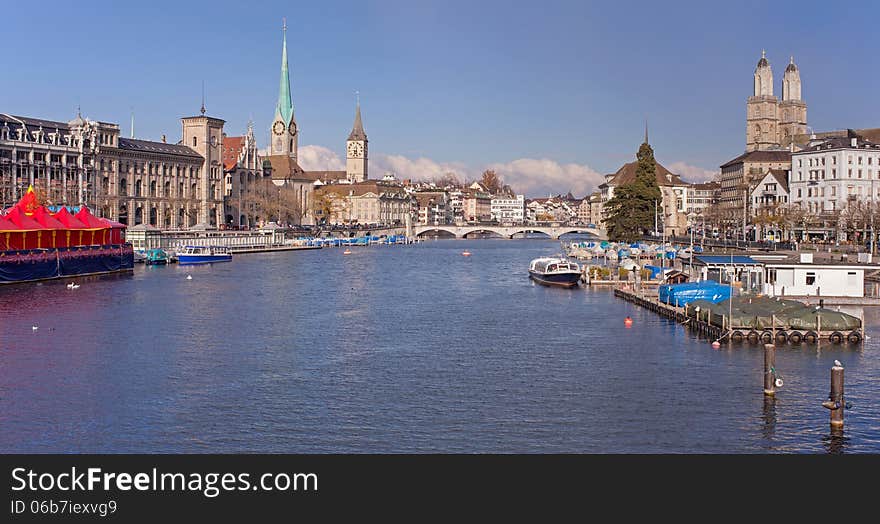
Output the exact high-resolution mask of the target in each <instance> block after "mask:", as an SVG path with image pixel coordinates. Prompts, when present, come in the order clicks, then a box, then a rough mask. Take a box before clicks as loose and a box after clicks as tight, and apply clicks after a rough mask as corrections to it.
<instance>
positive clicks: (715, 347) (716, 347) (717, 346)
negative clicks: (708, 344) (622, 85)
mask: <svg viewBox="0 0 880 524" xmlns="http://www.w3.org/2000/svg"><path fill="white" fill-rule="evenodd" d="M720 347H721V342H718V341H717V340H716V341H715V342H712V349H718V348H720Z"/></svg>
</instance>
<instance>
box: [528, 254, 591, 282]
mask: <svg viewBox="0 0 880 524" xmlns="http://www.w3.org/2000/svg"><path fill="white" fill-rule="evenodd" d="M529 277H530V278H531V279H532V280H534V281H535V282H537V283H539V284H544V285H545V286H562V287H575V286H577V285H578V281H580V279H581V269H580V267H579V266H578V265H577V263H576V262H571V261H569V260H567V259H565V258H556V257H545V258H536V259H534V260H532V262H531V264H529Z"/></svg>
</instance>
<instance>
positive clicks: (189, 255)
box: [177, 246, 232, 264]
mask: <svg viewBox="0 0 880 524" xmlns="http://www.w3.org/2000/svg"><path fill="white" fill-rule="evenodd" d="M231 260H232V253H230V252H229V250H228V249H226V248H225V247H223V246H185V247H184V248H183V250H182V251H178V252H177V263H178V264H210V263H212V262H229V261H231Z"/></svg>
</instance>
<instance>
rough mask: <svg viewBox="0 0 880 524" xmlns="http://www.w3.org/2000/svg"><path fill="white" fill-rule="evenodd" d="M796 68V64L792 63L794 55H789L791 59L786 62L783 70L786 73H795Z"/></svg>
mask: <svg viewBox="0 0 880 524" xmlns="http://www.w3.org/2000/svg"><path fill="white" fill-rule="evenodd" d="M797 70H798V68H797V66H796V65H794V57H791V60H790V61H789V62H788V67H786V68H785V72H786V73H788V72H795V73H797Z"/></svg>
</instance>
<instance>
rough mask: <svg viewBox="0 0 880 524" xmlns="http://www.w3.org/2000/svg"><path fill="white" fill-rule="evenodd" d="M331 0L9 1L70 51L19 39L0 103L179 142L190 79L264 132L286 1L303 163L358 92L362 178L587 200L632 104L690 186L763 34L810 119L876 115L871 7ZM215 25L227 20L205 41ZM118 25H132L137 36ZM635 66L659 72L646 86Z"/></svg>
mask: <svg viewBox="0 0 880 524" xmlns="http://www.w3.org/2000/svg"><path fill="white" fill-rule="evenodd" d="M335 4H336V7H337V8H336V9H332V10H331V9H326V7H325V6H323V5H322V6H298V9H297V11H296V12H289V11H290V10H291V8H290V7H289V6H287V5H284V4H282V3H273V5H271V6H261V8H260V9H255V10H252V11H245V12H240V11H241V9H240V7H238V6H236V5H235V4H223V6H222V8H220V9H204V8H203V6H202V7H198V6H196V7H192V6H189V5H186V6H175V9H174V10H173V11H170V10H166V9H156V5H157V4H151V5H150V7H149V8H147V7H141V6H131V5H126V6H115V5H112V4H111V5H107V6H102V7H97V6H95V5H94V4H92V5H90V6H85V7H83V6H70V5H65V4H61V3H59V4H57V6H54V7H55V8H54V9H52V10H49V11H48V12H47V13H46V14H45V15H43V16H41V17H38V18H35V17H33V16H29V13H28V12H27V9H26V8H25V7H22V6H17V5H12V6H9V8H8V13H7V16H8V17H9V20H10V24H9V27H10V28H11V29H10V32H11V34H10V39H11V41H28V40H27V35H34V34H40V35H46V34H51V35H54V37H55V39H56V40H55V41H57V42H59V43H60V42H63V43H64V47H63V49H64V51H65V52H63V53H62V52H54V53H53V52H49V53H47V50H51V49H52V47H53V46H51V45H47V44H45V43H44V44H42V45H36V46H27V45H22V46H18V47H16V53H12V54H9V55H8V58H9V64H8V70H10V71H15V72H16V77H17V78H19V80H18V81H16V82H7V83H6V88H5V89H4V91H5V92H6V94H7V96H4V97H3V99H4V100H3V107H2V108H0V110H2V111H7V112H11V113H14V114H21V115H31V116H35V117H40V118H45V119H52V120H67V119H70V118H73V116H75V114H76V108H77V106H81V107H82V111H83V114H84V115H85V116H88V117H90V118H94V119H98V120H102V121H111V122H117V123H119V124H120V125H121V127H122V129H123V135H124V136H128V134H129V129H128V128H129V115H130V112H131V111H132V108H133V110H134V114H135V120H136V121H135V136H136V137H138V138H145V139H150V140H159V139H160V137H161V135H163V134H164V135H167V136H168V138H169V141H176V140H177V139H178V138H179V134H178V133H179V131H177V130H179V126H180V124H179V118H180V117H182V116H189V115H193V114H196V113H197V111H198V109H199V105H200V103H201V96H202V90H201V89H202V82H203V81H204V83H205V85H206V91H207V97H206V98H207V104H206V105H207V109H208V114H211V115H214V116H218V117H220V118H223V119H225V120H226V121H227V127H226V132H227V134H229V135H230V136H235V135H241V134H244V133H245V131H246V128H247V122H248V120H250V119H253V121H254V126H255V130H256V135H257V139H258V141H259V145H260V147H261V148H265V147H266V146H267V145H268V143H267V136H268V128H269V123H270V122H271V119H272V113H273V109H274V107H275V102H276V98H277V86H278V84H277V71H278V58H279V56H280V49H281V20H282V17H285V16H286V17H287V19H288V24H289V27H290V30H289V32H288V45H289V56H290V69H291V84H292V85H291V88H292V97H293V103H294V108H295V111H296V115H297V121H298V123H299V127H300V132H301V137H302V138H301V140H302V143H301V144H302V145H301V146H300V159H301V162H302V164H303V165H304V167H305V168H306V169H337V168H339V167H340V166H341V165H343V163H344V151H343V146H344V140H345V137H346V136H347V134H348V132H349V130H350V129H351V120H352V115H353V113H354V106H355V92H356V91H359V92H360V93H361V103H362V111H363V117H364V125H365V127H366V128H367V129H368V131H369V133H370V137H371V148H372V149H373V153H372V155H371V164H372V165H371V173H372V175H373V177H374V178H375V177H381V175H382V174H384V173H385V172H386V171H392V172H395V173H396V174H397V175H398V176H399V177H401V178H408V177H409V178H430V177H431V176H434V175H437V174H441V173H443V172H445V171H455V172H457V173H459V174H460V175H461V176H463V177H464V178H474V177H477V176H479V173H480V171H482V170H483V169H486V168H493V169H496V170H498V171H499V172H500V173H501V175H502V176H503V177H504V178H505V181H506V182H507V183H509V184H511V185H512V186H513V187H514V188H515V189H516V190H518V191H520V192H523V193H526V194H527V196H530V197H537V196H547V194H549V193H565V192H567V191H572V192H573V193H574V194H575V195H576V196H583V194H584V193H585V192H587V191H588V190H591V189H595V186H596V185H597V184H598V183H600V182H601V176H602V175H604V174H606V173H613V172H614V171H616V170H617V168H619V166H620V165H622V164H623V163H626V162H630V161H632V159H633V158H634V155H635V150H636V148H637V146H638V143H639V142H640V141H641V139H642V136H641V135H642V126H643V125H644V120H645V119H646V118H647V119H648V120H649V125H650V128H651V141H652V145H653V146H654V148H655V151H656V153H657V157H658V160H659V161H660V162H662V163H663V164H664V165H666V166H667V167H668V168H669V169H671V170H672V171H673V172H676V173H677V174H679V175H681V176H682V177H683V178H685V179H686V180H689V181H692V182H699V181H702V180H704V179H705V178H706V177H708V176H710V175H711V174H712V173H716V172H718V167H717V166H718V165H720V164H721V163H723V162H725V161H727V160H729V159H730V158H733V157H734V156H736V155H738V154H740V153H741V152H742V151H743V150H744V148H745V129H744V113H745V103H744V102H745V99H746V97H747V96H748V95H749V94H750V87H751V81H752V73H753V71H754V67H755V64H756V62H757V60H758V59H759V58H760V53H761V49H766V50H767V58H768V59H769V60H770V63H771V66H772V67H773V68H774V75H775V78H776V83H777V84H779V79H780V78H781V73H782V70H783V69H784V67H785V64H787V63H788V58H789V56H790V55H794V57H795V60H796V61H797V63H798V65H799V67H800V69H801V72H802V76H803V82H804V99H805V100H806V101H807V102H808V103H809V104H810V122H809V123H810V126H811V127H812V128H813V129H815V130H817V131H820V130H822V131H824V130H830V129H841V128H846V127H852V128H859V127H874V126H876V122H877V120H878V118H877V117H878V110H877V109H876V104H871V100H870V98H868V97H869V90H870V86H871V85H874V84H875V82H876V80H877V76H878V72H877V71H876V70H874V69H873V68H867V67H864V66H863V65H862V64H863V63H870V58H871V57H870V55H869V52H870V47H869V46H865V45H861V42H860V41H859V39H858V37H857V36H856V37H853V36H851V35H859V34H863V35H865V38H864V40H865V42H867V38H868V37H867V35H868V34H870V32H869V31H870V23H869V20H870V19H871V18H872V17H870V16H869V11H871V10H872V9H876V8H874V7H873V6H857V7H858V8H856V7H847V6H844V7H841V8H836V9H835V12H834V13H825V12H822V13H821V14H819V13H818V12H815V10H811V9H804V5H803V4H802V3H798V4H796V5H797V6H799V8H798V9H788V8H786V6H785V5H779V6H778V7H777V8H776V10H774V11H773V12H766V11H765V10H764V9H765V8H762V7H760V5H759V4H754V5H752V6H745V7H741V6H721V7H714V6H713V7H705V6H701V5H699V4H695V5H690V6H687V5H686V4H682V3H680V4H677V5H676V6H674V7H672V8H665V9H664V8H658V7H655V6H641V7H639V9H638V10H635V12H636V13H637V14H638V15H640V16H633V15H632V14H631V13H627V12H624V11H622V10H620V9H619V8H614V7H610V6H607V5H601V6H600V7H601V9H597V7H596V6H580V5H569V4H568V3H565V2H556V3H553V4H552V5H551V6H550V7H549V8H548V9H546V10H540V11H539V10H537V8H535V7H516V9H510V5H509V4H501V3H495V2H486V3H482V4H481V5H479V6H465V5H464V4H462V5H460V6H459V5H458V4H456V6H457V7H456V6H452V7H450V6H449V4H448V3H447V4H444V7H442V8H441V7H438V6H411V5H408V4H405V3H403V4H401V3H397V2H377V3H349V2H336V3H335ZM211 5H217V4H216V3H214V4H211ZM792 5H795V4H792ZM502 6H506V8H505V9H506V11H504V10H502V11H499V9H500V8H501V7H502ZM616 9H617V10H616ZM757 9H762V11H760V13H759V14H760V16H756V15H755V11H756V10H757ZM710 11H711V12H710ZM169 13H173V15H171V14H169ZM855 15H858V16H855ZM698 19H699V20H701V24H700V25H699V26H690V25H689V21H690V22H692V21H694V20H698ZM615 20H617V23H613V22H614V21H615ZM621 20H623V21H625V23H620V21H621ZM224 21H225V22H229V23H232V24H233V26H234V30H231V31H221V32H220V33H219V34H220V36H219V37H218V38H217V39H216V42H215V41H213V40H212V39H211V38H206V37H207V36H209V35H211V34H212V29H211V27H222V26H223V22H224ZM744 22H745V25H743V24H744ZM817 22H821V23H819V24H818V25H816V27H817V28H818V29H821V30H822V31H823V32H827V33H829V34H832V33H833V32H834V31H837V30H840V29H841V28H842V27H843V26H845V27H846V29H847V31H848V33H849V35H850V37H849V38H847V39H838V38H832V39H828V38H825V39H818V38H817V39H813V40H806V39H804V38H803V36H802V32H801V31H800V28H801V27H803V25H804V24H808V23H809V24H816V23H817ZM132 23H136V25H137V27H139V28H141V29H146V30H145V31H135V33H134V34H135V35H136V36H135V37H132V36H131V34H132V27H131V26H132ZM194 26H195V27H196V29H195V30H194V29H193V27H194ZM657 27H662V28H663V29H662V30H661V31H658V29H657ZM771 28H772V29H771ZM860 28H861V29H860ZM84 29H85V30H84ZM734 29H736V30H737V32H736V33H734V32H733V30H734ZM38 31H39V32H38ZM426 35H428V37H426ZM523 35H527V36H526V37H524V36H523ZM658 35H661V36H660V37H659V38H658ZM718 35H722V36H724V35H726V36H727V37H728V38H718ZM42 42H45V41H42ZM117 42H120V43H119V44H117ZM648 46H649V47H648ZM200 49H201V50H203V51H202V52H199V50H200ZM71 56H74V57H75V58H76V59H71ZM658 56H663V57H668V58H664V59H661V60H657V59H656V57H658ZM108 65H109V66H112V69H110V68H108ZM646 77H647V78H658V79H660V80H661V81H659V82H648V84H650V85H645V82H644V78H646ZM840 78H846V79H849V80H848V81H845V82H844V81H841V80H840ZM677 80H679V81H677ZM775 88H776V89H779V85H776V86H775Z"/></svg>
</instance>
